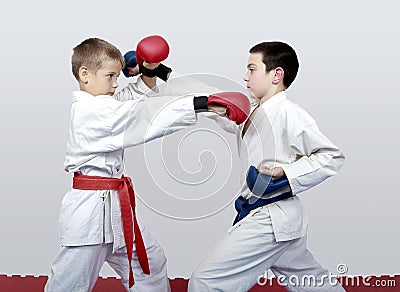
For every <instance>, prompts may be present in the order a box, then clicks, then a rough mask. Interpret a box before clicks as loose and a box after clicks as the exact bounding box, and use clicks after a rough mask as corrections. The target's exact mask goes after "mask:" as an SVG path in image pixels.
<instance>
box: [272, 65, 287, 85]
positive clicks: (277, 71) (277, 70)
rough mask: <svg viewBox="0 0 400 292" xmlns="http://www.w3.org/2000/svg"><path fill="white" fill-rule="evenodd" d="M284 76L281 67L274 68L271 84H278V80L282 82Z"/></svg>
mask: <svg viewBox="0 0 400 292" xmlns="http://www.w3.org/2000/svg"><path fill="white" fill-rule="evenodd" d="M284 76H285V71H284V70H283V68H282V67H276V68H275V75H274V77H273V79H272V83H273V84H278V83H279V82H281V81H282V82H283V77H284Z"/></svg>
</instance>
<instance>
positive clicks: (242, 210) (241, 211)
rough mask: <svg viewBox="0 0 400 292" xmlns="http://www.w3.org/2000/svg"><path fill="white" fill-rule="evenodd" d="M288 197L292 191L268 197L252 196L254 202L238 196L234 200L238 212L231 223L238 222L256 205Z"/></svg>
mask: <svg viewBox="0 0 400 292" xmlns="http://www.w3.org/2000/svg"><path fill="white" fill-rule="evenodd" d="M290 197H293V193H292V192H291V191H289V192H287V193H283V194H280V195H278V196H275V197H271V198H268V199H261V198H255V197H252V198H251V200H252V201H253V200H255V202H254V203H249V200H247V199H245V198H243V197H242V196H240V197H239V198H237V199H236V201H235V209H236V211H237V212H238V214H237V215H236V218H235V221H233V224H232V225H235V224H236V223H237V222H239V221H240V220H242V219H243V218H244V217H246V216H247V215H248V214H249V213H250V211H251V210H254V209H256V208H258V207H261V206H265V205H268V204H272V203H275V202H277V201H281V200H285V199H288V198H290Z"/></svg>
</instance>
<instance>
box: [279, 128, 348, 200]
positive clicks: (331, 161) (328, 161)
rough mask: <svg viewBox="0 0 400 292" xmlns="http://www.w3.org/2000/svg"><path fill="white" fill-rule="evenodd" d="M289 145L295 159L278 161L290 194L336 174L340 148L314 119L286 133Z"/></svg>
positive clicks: (341, 159)
mask: <svg viewBox="0 0 400 292" xmlns="http://www.w3.org/2000/svg"><path fill="white" fill-rule="evenodd" d="M289 141H290V148H291V150H292V151H293V154H294V155H296V157H297V159H296V160H295V161H294V162H293V163H291V164H287V165H281V167H282V168H283V170H284V172H285V174H286V177H287V178H288V180H289V183H290V187H291V189H292V192H293V194H298V193H301V192H303V191H305V190H308V189H310V188H312V187H314V186H316V185H317V184H319V183H321V182H323V181H324V180H326V179H327V178H329V177H331V176H333V175H335V174H336V173H337V172H338V171H339V169H340V168H341V167H342V165H343V163H344V160H345V157H344V155H343V153H342V152H341V151H340V149H339V148H338V147H337V146H336V145H335V144H333V143H332V142H331V141H330V140H329V139H328V138H327V137H326V136H325V135H323V134H322V133H321V132H320V130H319V129H318V126H317V125H316V124H315V123H313V124H311V125H309V126H306V127H304V129H303V130H302V131H301V132H299V133H297V134H296V135H295V136H293V137H289Z"/></svg>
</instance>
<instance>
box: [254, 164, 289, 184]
mask: <svg viewBox="0 0 400 292" xmlns="http://www.w3.org/2000/svg"><path fill="white" fill-rule="evenodd" d="M258 171H259V172H260V173H262V174H265V175H268V176H270V177H271V178H272V181H274V180H277V179H280V178H282V177H284V176H285V172H284V171H283V168H282V167H273V168H268V167H266V166H261V167H260V168H259V169H258Z"/></svg>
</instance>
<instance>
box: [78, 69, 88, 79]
mask: <svg viewBox="0 0 400 292" xmlns="http://www.w3.org/2000/svg"><path fill="white" fill-rule="evenodd" d="M88 77H89V69H88V67H86V66H81V67H80V68H79V79H80V80H81V81H82V82H84V83H87V82H88Z"/></svg>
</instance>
